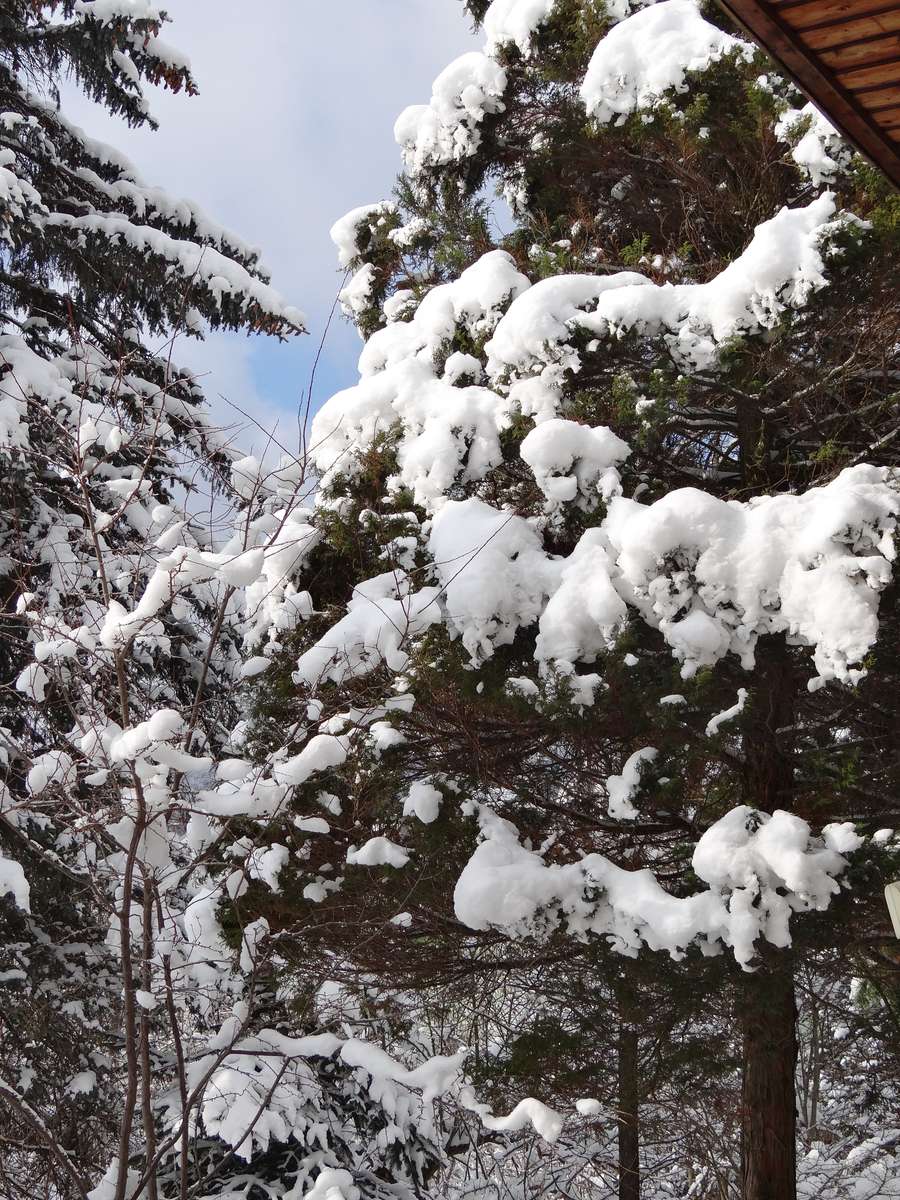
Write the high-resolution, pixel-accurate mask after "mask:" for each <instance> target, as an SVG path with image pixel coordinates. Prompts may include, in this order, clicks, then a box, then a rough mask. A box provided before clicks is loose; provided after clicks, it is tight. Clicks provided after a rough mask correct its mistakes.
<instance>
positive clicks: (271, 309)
mask: <svg viewBox="0 0 900 1200" xmlns="http://www.w3.org/2000/svg"><path fill="white" fill-rule="evenodd" d="M47 224H48V225H55V226H60V227H62V228H65V229H69V230H71V231H72V232H73V233H74V234H76V235H97V236H99V237H102V238H103V239H105V240H107V241H108V242H110V243H111V244H112V245H117V244H121V245H122V246H126V247H127V248H128V249H129V250H133V251H134V252H135V253H137V254H140V255H146V256H148V257H150V258H159V259H161V260H162V261H163V262H165V263H168V264H169V265H170V266H172V267H176V268H177V269H178V271H180V272H181V274H182V275H183V276H184V277H185V278H186V279H189V280H191V281H192V283H193V285H194V286H195V287H204V288H205V289H206V290H207V291H208V292H209V294H210V297H211V299H212V300H213V302H214V303H215V304H216V305H217V306H218V307H219V308H221V307H222V306H223V302H224V301H225V300H226V298H227V299H229V300H231V301H232V302H233V303H235V304H237V305H238V307H239V308H240V309H241V310H242V311H243V312H248V311H249V310H251V309H252V307H253V306H254V305H255V306H256V307H257V308H258V309H259V311H260V313H262V314H263V315H264V316H268V317H274V318H275V319H276V320H278V321H281V322H284V323H285V324H286V325H288V326H290V327H291V328H292V329H295V330H302V329H305V327H306V318H305V317H304V315H303V313H302V312H300V310H299V309H298V308H293V307H292V306H291V305H288V304H285V302H284V300H283V299H282V298H281V296H279V294H278V293H277V292H276V291H275V289H274V288H273V287H271V286H270V285H269V284H267V283H264V282H263V281H262V280H261V279H257V278H256V277H255V276H254V275H251V274H250V272H249V271H248V270H247V269H246V267H243V266H241V264H240V263H238V262H236V261H235V260H234V259H232V258H228V257H227V256H226V255H225V254H222V253H221V251H219V250H216V249H215V248H214V247H212V246H205V245H203V244H202V243H198V242H191V241H186V240H184V239H181V238H175V237H172V236H170V235H169V234H168V233H164V232H163V231H162V230H161V229H154V228H153V226H151V225H138V224H135V223H134V222H132V221H130V220H128V218H127V217H124V216H121V215H119V214H116V213H90V214H87V215H85V216H72V215H71V214H69V213H51V214H50V216H49V217H48V218H47Z"/></svg>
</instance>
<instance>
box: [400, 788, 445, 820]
mask: <svg viewBox="0 0 900 1200" xmlns="http://www.w3.org/2000/svg"><path fill="white" fill-rule="evenodd" d="M442 800H443V796H442V795H441V793H440V791H439V790H438V789H437V788H436V787H435V786H434V784H433V783H429V782H428V781H427V780H425V779H417V780H416V781H415V782H414V783H412V784H410V786H409V790H408V791H407V793H406V796H405V797H404V799H403V815H404V817H409V816H414V817H417V818H418V819H419V820H420V821H421V822H422V823H423V824H424V825H430V824H431V822H432V821H436V820H437V818H438V813H439V812H440V809H441V801H442Z"/></svg>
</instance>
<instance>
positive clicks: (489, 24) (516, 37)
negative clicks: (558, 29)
mask: <svg viewBox="0 0 900 1200" xmlns="http://www.w3.org/2000/svg"><path fill="white" fill-rule="evenodd" d="M554 8H556V0H493V3H492V4H491V6H490V8H488V10H487V12H486V13H485V14H484V22H483V27H484V32H485V34H486V35H487V41H486V43H485V50H486V52H487V53H488V54H495V53H496V52H497V51H498V50H499V49H500V47H501V46H506V45H508V44H509V43H513V44H514V45H516V46H518V48H519V50H520V51H521V52H522V54H524V55H526V56H527V55H528V54H529V52H530V50H531V39H532V38H533V37H534V35H535V33H537V31H538V29H540V27H541V26H542V25H543V24H544V22H545V21H547V20H548V19H549V18H550V16H552V14H553V10H554Z"/></svg>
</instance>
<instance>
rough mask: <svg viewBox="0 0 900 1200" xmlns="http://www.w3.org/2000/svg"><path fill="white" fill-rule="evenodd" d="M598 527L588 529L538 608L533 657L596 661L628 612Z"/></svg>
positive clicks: (551, 660) (539, 658)
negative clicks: (552, 588)
mask: <svg viewBox="0 0 900 1200" xmlns="http://www.w3.org/2000/svg"><path fill="white" fill-rule="evenodd" d="M613 574H614V565H613V563H612V562H611V560H610V557H609V553H608V542H607V540H606V536H605V534H604V533H603V531H602V529H588V530H587V531H586V532H585V533H584V534H582V536H581V538H580V539H579V541H578V545H577V546H576V547H575V549H574V550H573V551H572V553H571V554H570V555H569V557H568V558H567V559H565V560H564V562H563V564H562V565H561V567H560V571H559V583H558V586H557V587H556V588H555V590H554V591H553V592H552V594H551V595H550V597H549V599H548V601H547V606H546V608H545V609H544V611H543V612H542V613H541V616H540V621H539V626H538V638H537V644H536V647H535V652H534V656H535V658H536V659H537V661H538V662H539V663H548V662H554V663H557V664H562V663H576V662H587V663H590V662H594V661H595V660H596V658H597V656H598V655H599V654H601V653H603V651H604V650H610V649H611V648H612V646H613V645H614V644H615V640H616V637H617V636H618V634H619V632H620V630H621V629H622V627H623V626H624V624H625V621H626V619H627V617H628V609H627V607H626V605H625V601H624V600H623V599H622V597H621V596H620V595H619V593H618V591H617V590H616V588H615V586H614V584H613V579H612V576H613Z"/></svg>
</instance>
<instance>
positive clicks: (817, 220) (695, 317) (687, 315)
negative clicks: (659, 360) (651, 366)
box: [485, 192, 846, 383]
mask: <svg viewBox="0 0 900 1200" xmlns="http://www.w3.org/2000/svg"><path fill="white" fill-rule="evenodd" d="M834 215H835V201H834V196H833V195H832V193H830V192H824V193H823V194H822V195H821V196H819V197H818V198H817V199H815V200H813V201H812V203H810V204H808V205H807V206H806V207H805V208H796V209H789V208H782V209H781V210H780V211H779V212H778V213H777V214H776V215H775V216H774V217H772V218H770V220H768V221H764V222H762V224H760V225H757V227H756V229H755V230H754V234H753V239H752V241H751V242H750V244H749V245H748V246H747V248H746V249H745V250H744V251H743V253H742V254H740V255H739V256H738V257H737V258H736V259H734V261H733V262H731V263H729V265H728V266H727V267H726V268H725V269H724V270H723V271H722V272H720V274H718V275H717V276H715V278H713V279H711V280H709V282H708V283H684V284H671V283H664V284H655V283H652V282H651V281H650V280H649V279H647V278H646V277H645V276H643V275H639V274H637V273H635V272H633V271H622V272H619V273H617V274H615V275H558V276H554V277H553V278H551V279H545V280H541V281H540V282H539V283H536V284H535V285H534V286H533V287H532V288H530V289H529V290H528V291H526V292H524V293H523V294H522V295H520V296H518V297H517V298H516V299H515V300H514V301H513V303H512V304H511V305H510V307H509V309H508V310H507V312H506V313H505V315H504V316H503V317H502V318H501V320H500V321H499V323H498V324H497V327H496V330H495V331H494V334H493V337H492V338H491V340H490V341H489V342H488V343H487V345H486V347H485V349H486V351H487V354H488V366H487V370H488V375H489V377H490V378H491V379H492V381H494V382H495V383H498V382H500V381H502V380H503V379H505V378H508V377H521V376H523V375H525V374H528V373H531V374H535V373H540V372H544V375H545V378H547V377H548V375H549V378H550V380H551V381H552V380H553V379H554V378H558V377H559V374H560V373H561V372H562V371H564V370H567V369H568V370H575V371H577V370H578V369H579V367H580V365H581V359H580V356H579V352H578V350H577V349H576V348H575V346H574V345H572V341H573V338H574V336H575V335H577V334H581V335H588V336H590V337H593V338H607V337H621V336H623V335H624V334H625V333H627V332H630V331H635V332H637V333H641V334H645V335H650V334H653V333H657V332H658V333H663V334H666V335H668V337H669V342H670V347H671V349H672V351H673V353H675V354H676V356H677V357H678V358H679V359H680V360H681V361H683V362H686V363H688V364H691V365H693V366H695V367H701V368H702V367H707V366H709V365H711V364H712V363H713V362H714V361H715V357H716V354H717V347H718V346H719V345H721V344H722V343H723V342H726V341H727V340H728V339H729V338H731V337H734V336H735V335H736V334H748V333H754V332H757V331H758V330H760V329H768V328H771V327H773V326H774V325H775V324H776V323H777V321H778V320H779V318H780V317H781V315H782V314H783V313H784V312H785V311H786V310H787V309H789V308H799V307H802V306H803V305H804V304H805V303H806V301H807V299H808V298H809V296H810V294H811V293H812V292H815V291H817V290H818V289H820V288H822V287H824V286H825V285H826V282H827V280H826V278H825V274H824V271H825V263H824V259H823V252H822V243H823V240H824V239H825V238H826V237H827V236H828V235H829V234H830V233H832V232H834V231H835V230H836V229H837V228H838V227H839V226H840V224H842V223H843V222H844V221H845V220H846V218H840V217H839V218H837V220H835V219H834ZM548 367H549V368H551V370H550V372H547V371H546V368H548Z"/></svg>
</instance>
